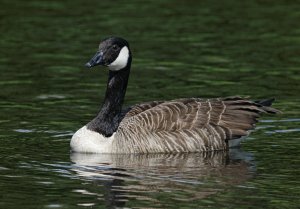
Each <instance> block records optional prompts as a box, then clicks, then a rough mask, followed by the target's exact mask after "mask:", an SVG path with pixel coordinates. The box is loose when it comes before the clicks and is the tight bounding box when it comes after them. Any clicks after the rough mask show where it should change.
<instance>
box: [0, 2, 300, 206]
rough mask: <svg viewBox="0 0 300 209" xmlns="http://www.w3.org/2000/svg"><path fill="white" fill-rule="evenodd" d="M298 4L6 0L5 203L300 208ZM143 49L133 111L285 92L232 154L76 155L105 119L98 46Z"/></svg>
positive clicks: (136, 62) (1, 184) (0, 39)
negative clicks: (125, 43)
mask: <svg viewBox="0 0 300 209" xmlns="http://www.w3.org/2000/svg"><path fill="white" fill-rule="evenodd" d="M299 11H300V4H299V3H297V1H283V0H282V1H281V0H278V1H276V2H274V1H247V2H242V1H240V2H237V1H233V0H227V1H225V2H224V1H223V2H222V3H221V2H220V1H214V0H213V1H201V2H200V1H199V2H196V1H184V2H183V1H169V0H162V1H143V2H140V1H130V2H128V1H104V0H103V1H96V0H91V1H88V2H85V1H79V0H73V1H57V0H56V1H49V0H47V1H37V0H28V1H26V2H24V1H21V0H2V1H1V10H0V16H1V18H0V25H1V27H0V30H1V33H0V53H1V57H0V72H1V77H0V86H1V92H0V125H1V126H0V127H1V128H0V208H8V209H9V208H117V207H118V208H298V207H299V205H300V201H299V196H300V183H299V176H300V169H299V168H300V163H299V162H300V155H299V149H300V143H299V132H300V117H299V90H300V88H299V78H300V77H299V75H300V74H299V66H300V59H299V55H300V38H299V37H300V30H299V28H300V27H299V26H300V25H299V22H300V12H299ZM109 35H119V36H122V37H125V38H126V39H128V40H129V42H130V43H131V48H132V50H133V56H134V58H133V69H132V74H131V77H130V83H129V87H128V91H127V94H126V105H130V104H134V103H138V102H142V101H150V100H156V99H159V100H161V99H173V98H180V97H195V96H198V97H219V96H229V95H242V96H251V97H252V98H265V97H275V98H276V99H277V101H276V103H275V104H274V106H275V107H276V108H278V109H280V110H282V111H283V112H284V113H283V114H281V115H277V116H265V117H264V118H263V120H262V121H261V122H260V123H259V124H258V127H257V129H256V130H255V131H254V132H253V133H252V134H251V136H250V137H248V138H247V139H246V140H245V141H244V142H243V144H242V148H241V149H235V150H231V151H230V152H216V153H206V154H200V153H194V154H176V155H175V154H174V155H163V154H159V155H83V154H70V150H69V141H70V138H71V135H72V134H73V133H74V131H76V130H77V129H78V128H80V127H81V126H82V125H84V124H85V123H87V122H88V121H89V120H90V119H91V118H92V117H93V116H94V115H95V114H96V112H97V110H98V108H99V106H100V103H101V101H102V99H103V95H104V89H105V85H106V79H107V72H106V69H103V68H98V69H96V70H86V69H84V67H83V65H84V63H85V62H86V61H87V60H88V59H89V58H90V57H91V56H92V55H93V54H94V52H95V50H96V47H97V44H98V42H99V40H100V39H102V38H104V37H106V36H109Z"/></svg>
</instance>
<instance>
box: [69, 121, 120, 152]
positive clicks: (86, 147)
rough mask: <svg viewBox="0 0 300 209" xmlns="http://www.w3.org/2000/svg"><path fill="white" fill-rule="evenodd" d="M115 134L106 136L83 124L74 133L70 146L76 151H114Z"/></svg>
mask: <svg viewBox="0 0 300 209" xmlns="http://www.w3.org/2000/svg"><path fill="white" fill-rule="evenodd" d="M114 136H115V134H113V135H112V136H111V137H105V136H103V135H101V134H99V133H97V132H95V131H91V130H89V129H87V127H86V126H83V127H82V128H81V129H79V130H78V131H76V133H75V134H74V135H73V137H72V139H71V142H70V146H71V149H72V150H73V151H74V152H89V153H112V150H113V141H114Z"/></svg>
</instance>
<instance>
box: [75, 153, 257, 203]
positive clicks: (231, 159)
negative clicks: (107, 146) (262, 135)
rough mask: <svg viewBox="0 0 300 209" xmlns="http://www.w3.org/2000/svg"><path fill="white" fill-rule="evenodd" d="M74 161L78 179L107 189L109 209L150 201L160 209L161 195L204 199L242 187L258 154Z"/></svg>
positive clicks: (93, 157)
mask: <svg viewBox="0 0 300 209" xmlns="http://www.w3.org/2000/svg"><path fill="white" fill-rule="evenodd" d="M71 160H72V162H73V163H74V165H73V167H72V170H73V171H75V175H76V176H77V177H78V178H80V179H81V180H83V181H92V182H93V184H97V185H98V186H101V187H102V188H103V189H104V190H105V191H104V192H103V190H102V191H101V193H102V194H104V195H102V194H101V195H102V196H103V199H102V200H103V201H105V203H106V205H107V207H108V208H114V207H123V206H125V204H126V202H127V201H129V200H130V201H147V202H149V201H150V202H151V204H153V205H156V207H159V206H160V205H161V203H160V200H159V199H160V198H158V196H161V195H163V194H164V193H165V195H166V196H168V198H169V199H172V201H194V200H199V199H202V198H205V197H207V196H210V195H213V194H216V193H218V192H219V191H223V190H224V189H226V188H228V187H230V186H233V185H241V184H243V183H244V182H246V181H247V180H248V179H250V178H251V177H252V176H253V175H254V173H255V164H254V161H253V157H252V155H251V154H249V153H247V152H244V151H242V150H241V149H231V150H229V151H218V152H206V153H177V154H84V153H71ZM158 193H159V195H158ZM98 199H99V198H98ZM170 201H171V200H170ZM173 203H174V202H173ZM95 204H97V203H95ZM164 204H165V203H164Z"/></svg>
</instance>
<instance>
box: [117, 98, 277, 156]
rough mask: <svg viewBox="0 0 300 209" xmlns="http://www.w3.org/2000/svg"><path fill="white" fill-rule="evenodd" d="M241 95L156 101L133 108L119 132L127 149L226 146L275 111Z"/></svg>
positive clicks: (120, 143) (193, 149)
mask: <svg viewBox="0 0 300 209" xmlns="http://www.w3.org/2000/svg"><path fill="white" fill-rule="evenodd" d="M264 104H269V105H271V103H270V102H269V100H263V103H259V102H253V101H250V100H246V99H243V98H241V97H227V98H216V99H201V98H188V99H178V100H171V101H154V102H148V103H144V104H139V105H136V106H133V107H131V108H130V110H129V111H128V112H127V113H126V114H125V116H124V119H123V120H122V121H121V123H120V126H119V128H118V131H117V133H119V132H123V133H125V134H124V135H123V136H124V137H126V138H127V139H126V141H131V142H130V143H127V142H126V143H125V142H124V140H118V141H117V142H116V143H118V147H119V148H120V149H124V150H127V152H143V153H150V152H196V151H210V150H221V149H226V147H227V146H228V143H227V141H228V140H231V139H235V138H239V137H241V136H245V135H247V134H248V131H249V130H251V129H253V128H254V126H255V123H256V122H257V118H258V117H259V115H260V114H261V113H266V112H268V113H276V112H278V111H277V110H276V109H274V108H271V107H266V106H264Z"/></svg>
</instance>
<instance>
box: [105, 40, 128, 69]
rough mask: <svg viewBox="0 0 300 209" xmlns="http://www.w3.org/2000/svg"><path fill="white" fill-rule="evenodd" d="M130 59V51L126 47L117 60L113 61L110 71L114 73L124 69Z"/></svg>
mask: <svg viewBox="0 0 300 209" xmlns="http://www.w3.org/2000/svg"><path fill="white" fill-rule="evenodd" d="M128 58H129V49H128V48H127V46H124V47H123V48H122V49H121V51H120V53H119V56H118V57H117V59H115V61H113V62H112V63H110V64H109V65H108V67H109V69H110V70H112V71H117V70H121V69H123V68H124V67H125V66H126V65H127V62H128Z"/></svg>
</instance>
